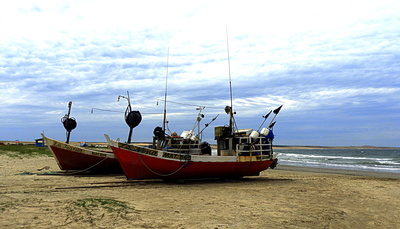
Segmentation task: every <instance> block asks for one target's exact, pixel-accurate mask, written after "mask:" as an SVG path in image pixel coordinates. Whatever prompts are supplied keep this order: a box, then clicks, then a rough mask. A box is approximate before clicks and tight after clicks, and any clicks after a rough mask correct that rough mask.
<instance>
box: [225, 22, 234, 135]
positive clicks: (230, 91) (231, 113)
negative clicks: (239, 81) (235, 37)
mask: <svg viewBox="0 0 400 229" xmlns="http://www.w3.org/2000/svg"><path fill="white" fill-rule="evenodd" d="M226 47H227V52H228V70H229V93H230V100H231V107H230V109H229V128H230V131H231V135H233V100H232V78H231V61H230V57H229V39H228V26H226ZM225 112H227V113H228V111H227V110H226V108H225Z"/></svg>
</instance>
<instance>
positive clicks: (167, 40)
mask: <svg viewBox="0 0 400 229" xmlns="http://www.w3.org/2000/svg"><path fill="white" fill-rule="evenodd" d="M399 4H400V3H399V2H397V1H389V0H388V1H386V0H385V1H379V2H369V3H365V2H364V1H335V2H320V1H305V2H304V1H303V2H296V1H280V2H264V1H248V2H246V4H243V3H242V2H231V1H229V2H228V1H218V2H215V1H214V2H211V1H205V2H201V3H188V2H186V1H168V2H163V1H146V2H140V3H139V2H132V1H122V0H117V1H113V2H109V1H91V0H88V1H72V2H71V1H69V2H64V1H45V2H31V1H18V2H9V3H6V4H4V6H3V7H2V8H1V9H0V24H1V25H2V33H1V35H0V42H1V43H2V44H3V45H2V46H1V47H0V97H1V98H2V99H3V102H2V103H1V104H0V107H1V110H2V113H1V114H0V122H1V123H2V129H4V130H9V129H12V128H14V127H15V126H17V125H18V126H19V127H18V128H16V129H18V130H21V131H20V132H17V131H2V132H0V139H8V138H11V139H12V138H20V139H23V138H27V139H32V138H33V136H36V135H37V133H38V132H40V131H42V130H45V131H46V132H48V134H50V135H53V136H51V137H54V138H61V136H60V134H59V133H62V132H63V131H62V126H60V124H59V119H60V118H61V117H62V116H63V114H64V113H65V112H66V109H67V107H66V105H67V103H68V102H69V101H73V115H74V116H75V117H76V118H77V120H78V121H79V124H78V125H79V128H77V130H76V131H75V132H74V138H76V139H79V138H91V137H92V138H93V139H96V140H102V139H103V138H102V134H99V133H104V132H108V133H110V134H111V135H113V136H118V137H121V138H122V136H125V134H124V133H125V131H126V128H127V127H126V126H125V123H124V120H123V114H122V113H117V112H106V111H100V110H97V111H95V112H94V114H92V113H90V111H91V109H92V108H94V107H96V108H102V109H108V110H116V111H122V112H123V111H124V110H125V107H126V104H127V103H126V101H120V102H117V97H118V95H126V92H127V91H129V92H130V96H131V101H132V105H133V106H134V107H135V109H138V110H140V111H141V112H142V113H147V114H146V115H144V121H143V123H142V124H141V125H140V126H139V127H138V129H137V131H136V133H142V132H143V133H145V134H138V135H140V137H143V140H145V139H150V138H151V132H152V129H153V128H154V127H155V126H156V125H160V123H161V117H160V115H157V114H154V113H162V112H163V105H162V100H163V98H164V93H165V83H166V82H165V80H166V73H167V58H168V98H167V99H168V100H169V101H171V102H169V103H168V106H167V107H168V118H169V120H170V124H171V128H176V129H177V131H178V132H179V131H180V130H184V129H187V128H188V127H189V128H191V127H190V126H192V125H193V122H194V120H195V118H196V117H197V111H196V110H195V107H196V106H205V107H206V109H205V110H204V111H203V112H204V114H206V119H207V120H208V119H211V118H212V117H215V116H216V115H217V114H220V116H221V117H219V118H218V120H216V121H215V122H214V123H213V124H215V125H224V124H226V117H225V114H224V111H223V108H224V107H225V106H226V105H229V104H230V101H229V98H230V94H229V79H231V83H232V90H233V107H234V110H235V111H236V112H237V120H238V122H240V126H243V127H245V126H253V127H255V128H258V125H259V123H258V121H260V120H261V116H262V115H265V114H266V113H267V112H268V111H269V110H271V109H274V108H276V107H278V106H279V105H281V104H283V105H284V107H283V110H282V112H281V113H280V114H279V116H278V118H279V119H278V123H277V126H276V127H277V128H276V131H275V132H276V133H277V134H278V135H279V137H277V138H276V141H277V143H278V144H279V143H284V144H302V145H306V144H325V145H335V144H336V145H341V144H351V141H352V140H351V139H354V141H355V142H357V143H361V144H370V143H371V145H373V144H375V145H385V144H386V145H396V144H397V142H396V141H392V140H390V139H393V138H392V137H390V136H391V135H392V134H393V133H398V131H399V130H398V129H396V128H395V126H400V125H397V123H399V121H398V120H399V119H398V116H396V114H398V112H399V109H400V108H399V104H400V103H399V99H398V98H399V97H398V96H397V94H398V93H399V88H400V80H399V79H400V78H399V77H397V75H398V73H397V72H398V67H399V66H398V59H399V53H398V50H399V49H398V44H399V38H398V34H399V32H400V31H399V27H398V24H399V21H400V17H399V16H398V15H400V12H399V10H398V9H400V5H399ZM228 5H229V7H227V6H228ZM155 6H156V7H155ZM228 43H229V62H228V50H227V49H228ZM228 64H229V65H228ZM157 102H159V104H158V105H157ZM188 105H195V106H188ZM380 111H384V112H380ZM26 120H30V122H29V123H28V124H26V123H27V121H26ZM378 120H379V121H378ZM204 121H206V120H204ZM333 123H334V125H333ZM366 123H368V125H366ZM25 126H27V129H25V130H24V127H25ZM366 126H371V127H372V129H371V130H369V129H368V128H365V127H366ZM278 127H279V128H278ZM378 127H380V128H381V129H383V130H382V131H381V135H380V136H381V137H380V138H374V137H373V135H374V132H375V131H376V128H378ZM93 131H95V132H96V134H93ZM22 132H23V133H26V135H24V136H21V137H20V136H18V135H19V134H20V133H22ZM209 132H210V133H208V134H206V137H207V138H209V139H212V138H213V137H212V130H209ZM91 133H92V134H91ZM299 133H301V136H300V134H299ZM86 136H90V137H86ZM351 136H356V137H353V138H351ZM62 137H63V136H62ZM340 137H346V138H349V140H348V141H347V142H344V140H343V139H340ZM341 140H342V141H341ZM362 141H365V142H368V143H363V142H362ZM391 141H392V143H390V142H391Z"/></svg>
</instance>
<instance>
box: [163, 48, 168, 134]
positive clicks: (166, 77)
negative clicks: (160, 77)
mask: <svg viewBox="0 0 400 229" xmlns="http://www.w3.org/2000/svg"><path fill="white" fill-rule="evenodd" d="M168 62H169V47H168V51H167V72H166V75H165V94H164V119H163V126H162V129H163V131H164V133H165V124H166V122H167V91H168V90H167V89H168Z"/></svg>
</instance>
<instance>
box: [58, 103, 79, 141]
mask: <svg viewBox="0 0 400 229" xmlns="http://www.w3.org/2000/svg"><path fill="white" fill-rule="evenodd" d="M71 107H72V101H70V102H69V103H68V114H65V115H64V117H62V118H61V122H62V124H63V125H64V128H65V130H67V141H66V142H65V143H67V144H68V143H69V137H70V135H71V131H72V130H73V129H75V128H76V126H77V125H78V124H77V123H76V120H75V118H73V117H69V115H70V113H71Z"/></svg>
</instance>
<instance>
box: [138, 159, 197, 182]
mask: <svg viewBox="0 0 400 229" xmlns="http://www.w3.org/2000/svg"><path fill="white" fill-rule="evenodd" d="M141 156H142V155H139V159H140V161H141V162H142V163H143V165H144V166H145V167H146V168H147V169H148V170H149V171H150V172H152V173H154V174H155V175H157V176H161V177H168V176H172V175H174V174H175V173H177V172H179V170H181V169H182V168H183V167H185V166H186V165H187V164H189V162H190V161H189V160H187V161H186V162H185V164H183V165H182V166H181V167H179V168H178V169H177V170H176V171H174V172H172V173H169V174H161V173H157V172H155V171H154V170H152V169H151V168H150V167H148V166H147V165H146V163H144V161H143V160H142V157H141Z"/></svg>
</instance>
